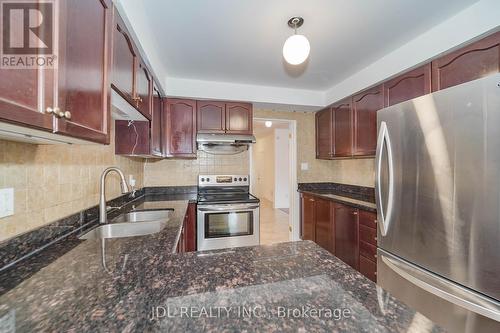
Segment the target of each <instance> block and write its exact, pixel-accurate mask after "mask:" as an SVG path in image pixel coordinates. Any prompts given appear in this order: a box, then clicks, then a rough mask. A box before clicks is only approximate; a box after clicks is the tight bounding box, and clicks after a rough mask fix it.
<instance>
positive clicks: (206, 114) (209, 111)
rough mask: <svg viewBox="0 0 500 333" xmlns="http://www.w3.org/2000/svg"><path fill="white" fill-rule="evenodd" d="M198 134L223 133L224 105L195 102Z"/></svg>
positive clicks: (224, 125)
mask: <svg viewBox="0 0 500 333" xmlns="http://www.w3.org/2000/svg"><path fill="white" fill-rule="evenodd" d="M196 108H197V114H198V124H197V126H198V133H225V131H226V104H225V103H223V102H214V101H197V102H196Z"/></svg>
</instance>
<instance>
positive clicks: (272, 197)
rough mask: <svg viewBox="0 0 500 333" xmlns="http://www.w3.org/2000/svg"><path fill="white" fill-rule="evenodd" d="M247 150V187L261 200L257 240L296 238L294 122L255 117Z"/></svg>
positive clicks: (266, 241)
mask: <svg viewBox="0 0 500 333" xmlns="http://www.w3.org/2000/svg"><path fill="white" fill-rule="evenodd" d="M253 128H254V135H255V138H256V143H255V144H254V145H252V147H251V151H250V180H251V185H250V190H251V192H252V193H253V194H254V195H255V196H257V197H258V198H259V199H260V201H261V204H260V205H261V208H260V242H261V244H263V245H266V244H275V243H280V242H287V241H290V240H294V239H296V238H295V237H294V233H295V231H297V233H298V219H297V223H296V221H295V220H296V216H295V215H296V213H295V212H296V209H295V208H296V204H295V193H296V191H295V189H296V187H297V184H296V173H297V171H296V165H297V163H296V140H295V131H296V122H295V121H294V120H285V119H264V118H255V119H254V122H253Z"/></svg>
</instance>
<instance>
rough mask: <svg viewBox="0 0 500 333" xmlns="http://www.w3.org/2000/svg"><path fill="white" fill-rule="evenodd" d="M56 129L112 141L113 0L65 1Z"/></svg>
mask: <svg viewBox="0 0 500 333" xmlns="http://www.w3.org/2000/svg"><path fill="white" fill-rule="evenodd" d="M59 3H60V6H61V20H60V28H61V31H63V33H62V34H63V35H64V38H62V39H61V40H60V44H59V70H58V74H59V78H58V80H57V82H58V86H57V91H58V103H57V106H58V108H59V109H60V115H59V116H58V117H56V122H55V129H54V131H55V132H56V133H63V134H67V135H71V136H75V137H79V138H82V139H90V140H93V141H97V142H103V143H107V142H109V135H108V134H109V122H110V109H109V108H110V93H109V73H110V67H111V52H110V51H111V38H112V37H111V22H112V17H113V16H112V3H111V0H108V1H102V0H91V1H81V0H66V1H60V2H59ZM89 73H92V75H89Z"/></svg>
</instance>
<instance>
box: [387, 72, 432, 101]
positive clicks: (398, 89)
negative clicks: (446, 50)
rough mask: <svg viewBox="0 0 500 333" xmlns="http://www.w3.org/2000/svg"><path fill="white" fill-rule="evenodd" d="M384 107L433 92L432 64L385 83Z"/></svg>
mask: <svg viewBox="0 0 500 333" xmlns="http://www.w3.org/2000/svg"><path fill="white" fill-rule="evenodd" d="M383 87H384V107H387V106H391V105H394V104H398V103H401V102H404V101H408V100H410V99H413V98H416V97H420V96H423V95H427V94H428V93H430V92H431V64H426V65H424V66H422V67H419V68H417V69H414V70H412V71H410V72H407V73H404V74H402V75H399V76H398V77H395V78H394V79H392V80H389V81H387V82H384V84H383Z"/></svg>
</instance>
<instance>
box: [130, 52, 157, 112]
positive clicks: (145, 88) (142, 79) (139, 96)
mask: <svg viewBox="0 0 500 333" xmlns="http://www.w3.org/2000/svg"><path fill="white" fill-rule="evenodd" d="M135 80H136V81H135V97H134V101H135V106H136V107H137V109H138V110H139V111H140V112H141V113H142V114H143V115H144V116H145V117H146V118H148V119H151V94H152V83H153V80H152V78H151V74H150V73H149V70H148V69H147V67H146V65H144V64H143V63H142V62H139V63H138V66H137V71H136V77H135Z"/></svg>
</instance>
